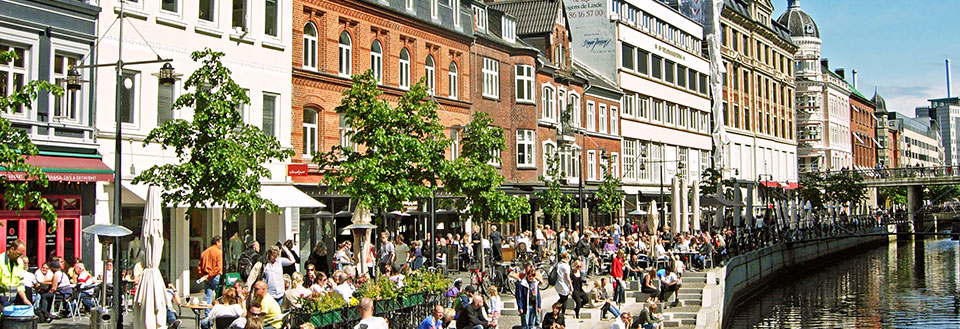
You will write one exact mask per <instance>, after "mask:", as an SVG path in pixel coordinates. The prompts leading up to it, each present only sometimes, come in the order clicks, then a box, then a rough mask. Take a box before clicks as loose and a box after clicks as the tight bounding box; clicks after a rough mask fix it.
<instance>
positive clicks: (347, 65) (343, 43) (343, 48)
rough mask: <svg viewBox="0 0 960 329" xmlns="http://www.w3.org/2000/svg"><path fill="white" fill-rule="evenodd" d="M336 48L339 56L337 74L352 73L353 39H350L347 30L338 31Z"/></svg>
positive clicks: (345, 74)
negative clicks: (338, 37) (338, 39)
mask: <svg viewBox="0 0 960 329" xmlns="http://www.w3.org/2000/svg"><path fill="white" fill-rule="evenodd" d="M338 48H339V55H340V57H339V65H338V66H337V74H339V75H340V76H342V77H349V76H350V74H353V40H351V39H350V33H347V31H343V32H340V42H339V45H338Z"/></svg>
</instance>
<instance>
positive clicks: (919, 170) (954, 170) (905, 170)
mask: <svg viewBox="0 0 960 329" xmlns="http://www.w3.org/2000/svg"><path fill="white" fill-rule="evenodd" d="M820 173H822V174H825V175H831V174H843V173H852V174H856V175H860V177H861V178H863V179H864V180H870V179H891V178H934V177H951V176H958V177H960V166H939V167H921V166H912V167H910V166H908V167H901V168H872V169H843V170H837V171H822V172H820Z"/></svg>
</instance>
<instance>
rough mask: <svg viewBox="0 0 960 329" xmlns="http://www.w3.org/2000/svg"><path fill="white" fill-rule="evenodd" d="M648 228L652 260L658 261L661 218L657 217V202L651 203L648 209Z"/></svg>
mask: <svg viewBox="0 0 960 329" xmlns="http://www.w3.org/2000/svg"><path fill="white" fill-rule="evenodd" d="M647 228H648V230H647V231H649V232H650V255H651V256H650V259H651V260H653V261H656V259H657V248H656V247H655V246H656V245H657V236H659V234H657V230H659V229H660V217H657V201H656V200H653V201H650V207H649V208H647Z"/></svg>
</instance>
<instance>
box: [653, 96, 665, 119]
mask: <svg viewBox="0 0 960 329" xmlns="http://www.w3.org/2000/svg"><path fill="white" fill-rule="evenodd" d="M650 119H652V120H653V121H658V122H659V121H662V120H663V101H662V100H659V99H654V100H653V112H652V114H651V116H650Z"/></svg>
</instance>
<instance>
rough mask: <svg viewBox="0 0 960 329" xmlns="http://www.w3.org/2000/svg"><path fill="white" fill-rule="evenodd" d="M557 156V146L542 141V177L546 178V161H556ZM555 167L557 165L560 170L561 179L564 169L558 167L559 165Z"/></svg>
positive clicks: (551, 142) (550, 142)
mask: <svg viewBox="0 0 960 329" xmlns="http://www.w3.org/2000/svg"><path fill="white" fill-rule="evenodd" d="M557 155H558V154H557V144H556V143H554V142H553V141H549V140H548V141H544V142H543V167H542V172H543V176H547V170H549V169H550V168H548V166H547V163H548V161H549V160H550V159H556V156H557ZM557 165H558V168H560V176H561V177H562V176H563V171H564V168H563V167H562V166H560V164H559V163H558V164H557ZM554 178H560V177H554Z"/></svg>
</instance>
